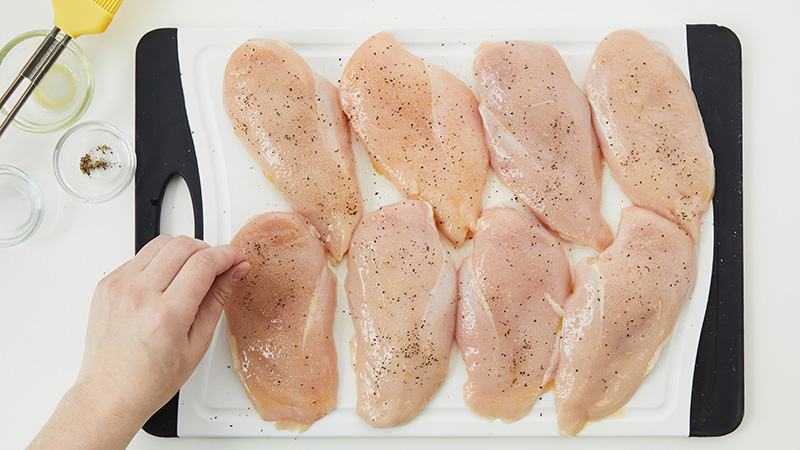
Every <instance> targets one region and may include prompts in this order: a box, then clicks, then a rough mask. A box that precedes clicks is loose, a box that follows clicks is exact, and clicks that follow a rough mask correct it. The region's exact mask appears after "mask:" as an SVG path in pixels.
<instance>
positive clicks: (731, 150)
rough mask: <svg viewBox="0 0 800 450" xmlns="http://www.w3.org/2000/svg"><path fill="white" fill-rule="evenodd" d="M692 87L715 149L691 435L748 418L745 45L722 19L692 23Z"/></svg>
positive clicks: (721, 431)
mask: <svg viewBox="0 0 800 450" xmlns="http://www.w3.org/2000/svg"><path fill="white" fill-rule="evenodd" d="M686 42H687V46H688V53H689V73H690V75H691V78H692V90H693V91H694V93H695V96H696V97H697V104H698V106H699V107H700V113H701V114H702V116H703V123H704V125H705V127H706V133H707V134H708V142H709V144H710V145H711V150H712V151H713V152H714V164H715V165H716V190H715V191H714V200H713V202H714V263H713V269H712V272H711V287H710V290H709V295H708V306H707V307H706V317H705V319H704V320H703V329H702V331H701V333H700V342H699V343H698V347H697V359H696V361H695V368H694V379H693V383H692V403H691V407H690V411H689V435H690V436H722V435H725V434H728V433H730V432H732V431H734V430H735V429H736V428H737V427H738V426H739V424H740V423H741V422H742V419H743V418H744V247H743V238H744V237H743V234H742V233H743V229H742V223H743V222H742V206H743V204H742V49H741V44H740V43H739V38H737V37H736V34H735V33H734V32H733V31H731V30H730V29H728V28H725V27H721V26H717V25H688V26H687V27H686Z"/></svg>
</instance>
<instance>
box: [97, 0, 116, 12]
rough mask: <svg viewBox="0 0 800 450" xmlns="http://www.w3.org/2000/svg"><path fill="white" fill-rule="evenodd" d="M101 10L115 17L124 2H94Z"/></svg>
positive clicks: (108, 0) (106, 0)
mask: <svg viewBox="0 0 800 450" xmlns="http://www.w3.org/2000/svg"><path fill="white" fill-rule="evenodd" d="M94 2H95V3H97V4H98V5H99V6H100V7H101V8H103V9H105V10H106V11H108V13H109V14H111V15H114V14H116V13H117V10H118V9H119V5H121V4H122V0H94Z"/></svg>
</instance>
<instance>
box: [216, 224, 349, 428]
mask: <svg viewBox="0 0 800 450" xmlns="http://www.w3.org/2000/svg"><path fill="white" fill-rule="evenodd" d="M231 245H233V246H235V247H238V248H240V249H242V251H244V253H245V255H246V256H247V261H248V262H249V263H250V271H249V272H248V273H247V275H245V277H244V278H242V279H241V280H239V281H238V282H236V283H235V284H234V290H233V294H232V296H231V299H230V300H229V301H228V303H227V304H226V305H225V317H226V318H227V322H228V337H229V339H230V344H231V353H232V355H233V366H234V369H235V370H236V372H237V374H238V375H239V378H241V380H242V384H243V385H244V388H245V392H246V394H247V397H248V398H249V399H250V402H251V403H252V404H253V407H254V408H255V410H256V411H257V412H258V414H259V415H260V416H261V418H262V419H264V420H266V421H274V422H276V423H275V426H276V427H277V428H278V429H289V430H297V431H299V432H303V431H305V430H306V429H307V428H308V427H309V426H311V424H313V423H314V422H315V421H317V420H319V419H320V418H321V417H322V416H324V415H325V414H327V413H329V412H330V411H331V410H332V409H333V408H334V406H336V392H337V389H338V386H339V381H338V380H339V377H338V370H337V368H336V348H335V347H334V342H333V336H332V333H333V316H334V311H335V308H336V278H334V276H333V273H332V272H331V270H330V269H329V268H328V266H327V263H326V257H325V248H324V247H323V245H322V242H321V241H320V239H319V233H317V231H316V230H315V229H314V227H313V226H311V224H309V223H308V221H306V220H305V219H304V218H303V217H301V216H299V215H297V214H289V213H267V214H262V215H260V216H257V217H255V218H254V219H252V220H251V221H250V222H248V223H247V224H246V225H245V226H244V227H242V229H241V230H240V231H239V233H238V234H236V236H235V237H234V238H233V241H231Z"/></svg>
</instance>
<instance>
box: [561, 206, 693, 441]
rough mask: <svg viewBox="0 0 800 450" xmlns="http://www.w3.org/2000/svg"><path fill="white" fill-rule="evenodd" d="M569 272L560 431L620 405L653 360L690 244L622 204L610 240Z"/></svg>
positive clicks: (685, 294)
mask: <svg viewBox="0 0 800 450" xmlns="http://www.w3.org/2000/svg"><path fill="white" fill-rule="evenodd" d="M575 273H576V275H575V291H574V292H573V293H572V295H570V297H569V298H568V299H567V303H566V307H565V308H564V321H563V329H562V340H561V352H560V360H559V365H558V372H557V374H556V381H555V402H556V412H557V414H558V427H559V430H560V432H561V434H562V435H564V436H567V437H570V436H572V435H574V434H576V433H577V432H578V431H580V430H581V428H582V427H583V425H584V423H585V422H586V421H588V420H598V419H601V418H603V417H605V416H607V415H609V414H611V413H613V412H614V411H616V410H617V409H619V408H620V407H622V406H623V405H624V404H625V403H626V402H627V401H628V400H629V399H630V398H631V396H633V394H634V392H635V391H636V389H637V388H638V387H639V385H640V384H641V383H642V381H643V380H644V378H645V376H646V375H647V373H648V372H649V371H650V369H651V368H652V367H653V365H654V364H655V363H656V360H657V358H658V356H659V354H660V353H661V349H662V348H663V346H664V345H665V344H666V341H667V339H668V338H669V336H670V334H672V330H673V329H674V328H675V323H676V321H677V320H678V317H679V316H680V313H681V310H682V309H683V305H684V304H685V303H686V301H687V299H688V298H689V295H690V293H691V291H692V288H693V287H694V283H695V279H696V277H697V261H696V254H695V249H694V243H693V242H692V239H691V237H689V235H688V234H687V233H686V231H684V230H683V229H681V228H680V227H679V226H678V225H677V224H675V223H674V222H672V221H670V220H669V219H665V218H664V217H661V216H660V215H658V214H656V213H654V212H652V211H649V210H647V209H643V208H638V207H629V208H625V209H624V210H622V218H621V220H620V224H619V231H618V233H617V237H616V239H615V240H614V243H613V244H611V246H610V247H608V248H607V249H606V250H605V251H604V252H602V253H601V254H600V255H599V256H598V257H596V258H588V259H585V260H583V261H581V262H580V263H578V266H577V267H576V269H575Z"/></svg>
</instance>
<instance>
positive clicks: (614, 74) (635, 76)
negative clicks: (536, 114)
mask: <svg viewBox="0 0 800 450" xmlns="http://www.w3.org/2000/svg"><path fill="white" fill-rule="evenodd" d="M586 95H587V97H588V98H589V103H591V105H592V110H593V113H594V123H595V128H596V129H597V134H598V137H599V138H600V143H601V145H602V149H603V156H604V157H605V160H606V162H607V163H608V166H609V168H610V169H611V174H612V175H613V176H614V180H616V182H617V184H619V186H620V188H622V191H623V192H624V193H625V194H626V195H627V196H628V197H630V199H631V200H632V201H633V203H634V204H635V205H637V206H641V207H644V208H648V209H651V210H653V211H655V212H657V213H659V214H661V215H662V216H664V217H667V218H669V219H671V220H673V221H675V222H676V223H678V224H679V225H680V226H681V227H683V229H685V230H686V231H687V232H688V233H689V235H690V236H692V239H693V240H694V241H695V242H697V241H698V239H699V236H700V221H701V218H702V216H703V214H704V213H705V212H706V210H708V207H709V205H710V202H711V197H712V195H713V194H714V155H713V154H712V152H711V148H710V147H709V145H708V138H707V137H706V130H705V128H704V127H703V119H702V118H701V117H700V110H699V109H698V107H697V100H696V99H695V97H694V93H693V92H692V88H691V86H689V82H688V81H687V80H686V77H685V76H684V75H683V72H682V71H681V70H680V68H679V67H678V66H677V65H676V64H675V62H674V61H673V60H672V58H670V56H669V54H667V52H666V51H664V50H663V49H661V48H659V47H658V46H656V45H655V44H653V43H652V42H650V41H649V40H648V39H647V38H646V37H644V36H642V35H641V34H639V33H637V32H635V31H629V30H623V31H616V32H614V33H611V34H610V35H608V36H606V38H605V39H603V41H602V42H600V45H598V46H597V50H596V51H595V54H594V58H593V59H592V63H591V66H590V69H589V73H588V75H587V76H586Z"/></svg>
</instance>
